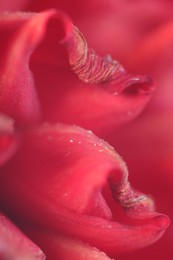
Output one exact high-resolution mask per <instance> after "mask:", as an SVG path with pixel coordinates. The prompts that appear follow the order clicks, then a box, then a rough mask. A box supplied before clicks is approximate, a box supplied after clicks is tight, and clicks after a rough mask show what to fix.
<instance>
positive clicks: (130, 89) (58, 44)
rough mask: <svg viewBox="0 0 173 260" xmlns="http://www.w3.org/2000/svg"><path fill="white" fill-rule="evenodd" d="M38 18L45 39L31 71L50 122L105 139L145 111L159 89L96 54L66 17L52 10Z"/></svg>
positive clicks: (149, 79) (145, 79)
mask: <svg viewBox="0 0 173 260" xmlns="http://www.w3.org/2000/svg"><path fill="white" fill-rule="evenodd" d="M39 17H40V18H39ZM41 17H42V18H41ZM48 17H49V18H48ZM35 19H36V20H37V26H39V28H40V30H42V31H44V35H42V36H40V38H39V40H40V43H41V44H40V45H39V46H38V48H37V49H36V51H35V52H34V54H33V56H32V59H31V69H32V71H33V73H34V76H35V80H36V85H37V88H38V93H39V97H40V99H41V103H42V108H43V114H44V118H45V119H46V120H47V121H51V122H57V121H60V122H63V123H70V124H77V125H80V126H82V127H84V128H86V129H91V130H93V131H94V132H95V133H97V134H99V135H102V136H103V135H105V134H106V132H107V134H108V133H109V132H110V131H114V129H115V128H117V127H119V126H121V125H122V124H123V123H125V122H128V121H130V120H132V119H133V118H134V117H136V116H137V115H138V114H139V113H140V112H141V110H142V109H143V108H144V107H145V105H146V103H147V102H148V100H149V99H150V96H151V94H152V92H153V89H154V88H155V86H154V84H153V82H152V80H151V78H150V77H148V76H140V75H129V74H128V73H127V72H126V71H125V69H124V68H123V67H122V66H121V65H120V64H119V63H118V62H117V61H114V60H112V59H111V58H110V56H108V57H107V58H102V57H99V56H98V55H96V54H95V52H94V51H92V50H91V49H90V48H88V47H87V44H86V41H85V40H84V38H83V36H82V35H81V33H80V32H79V30H78V29H76V27H74V25H73V24H72V22H71V21H70V19H69V18H68V17H67V16H65V15H64V14H62V13H60V12H56V11H47V12H44V13H40V14H36V15H35ZM43 36H45V37H43ZM67 51H68V55H69V57H68V56H67ZM85 56H87V57H86V59H85V58H84V59H83V58H82V60H81V57H85ZM68 59H69V63H70V65H71V66H69V65H68ZM79 61H80V62H79ZM72 70H73V71H74V72H75V73H76V74H77V75H78V76H79V77H80V79H82V81H84V82H82V81H81V80H79V79H78V78H77V77H76V76H75V74H74V73H73V72H72Z"/></svg>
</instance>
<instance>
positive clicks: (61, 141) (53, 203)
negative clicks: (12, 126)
mask: <svg viewBox="0 0 173 260" xmlns="http://www.w3.org/2000/svg"><path fill="white" fill-rule="evenodd" d="M127 174H128V173H127V168H126V165H125V163H124V162H123V161H122V159H121V158H120V157H119V155H118V154H117V153H116V152H115V151H114V150H113V148H112V147H110V146H109V145H108V144H107V143H105V142H104V141H102V140H99V139H98V138H97V137H96V136H95V135H93V134H92V133H90V132H87V131H85V130H83V129H81V128H79V127H75V126H71V127H68V126H65V125H60V124H58V125H57V126H51V125H45V126H43V127H40V128H38V129H35V130H33V131H31V132H28V134H27V136H26V138H25V141H24V143H23V145H22V147H21V150H20V151H19V152H18V154H17V155H16V156H15V157H14V158H12V160H11V162H10V163H8V165H5V166H4V167H3V168H2V173H1V184H0V195H1V196H0V197H1V205H2V208H3V210H5V211H6V212H7V213H8V214H10V215H11V214H12V215H13V216H15V219H18V221H19V223H22V225H24V226H25V225H26V227H27V225H28V224H27V223H35V224H37V226H38V227H39V226H40V228H46V229H48V230H49V231H50V230H52V232H54V233H58V234H59V233H63V234H68V236H70V237H74V238H77V239H79V240H82V241H83V242H86V243H89V244H90V245H91V246H94V247H97V248H98V249H99V250H101V251H104V252H106V253H109V254H110V255H111V254H114V255H115V252H118V251H124V250H129V249H135V248H140V247H144V246H146V245H148V244H151V243H153V242H155V241H156V240H157V239H158V238H160V237H161V235H162V234H163V232H164V230H165V228H166V227H167V226H168V223H169V220H168V218H167V217H166V216H164V215H162V214H158V213H156V212H155V209H154V205H153V201H152V200H151V199H150V198H149V197H147V196H146V195H144V194H141V193H139V192H137V191H135V190H134V189H132V187H131V186H130V183H129V182H128V179H127ZM9 179H10V181H9ZM107 188H108V190H109V193H110V194H112V195H111V196H112V197H113V198H114V199H112V203H111V205H109V201H110V197H109V195H106V191H105V190H106V189H107ZM115 201H116V202H117V203H118V204H119V205H120V206H121V207H122V208H123V209H124V211H125V212H124V213H123V219H122V223H121V220H120V222H119V221H116V216H117V215H118V211H117V210H116V205H117V203H116V202H115ZM7 205H8V207H7ZM40 216H42V217H41V218H40ZM23 219H25V222H23ZM37 243H38V244H39V243H40V242H39V240H38V241H37ZM43 249H44V248H43Z"/></svg>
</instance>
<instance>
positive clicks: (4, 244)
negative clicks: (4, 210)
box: [0, 214, 45, 260]
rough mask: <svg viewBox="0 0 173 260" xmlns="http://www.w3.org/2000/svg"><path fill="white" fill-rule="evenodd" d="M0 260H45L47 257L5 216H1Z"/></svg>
mask: <svg viewBox="0 0 173 260" xmlns="http://www.w3.org/2000/svg"><path fill="white" fill-rule="evenodd" d="M0 258H1V259H26V260H31V259H32V260H34V259H38V260H39V259H40V260H44V259H45V255H44V254H43V252H42V251H41V250H40V249H39V248H38V247H37V246H36V245H35V244H34V243H33V242H32V241H31V240H29V239H28V238H27V237H26V236H25V235H24V234H22V232H21V231H20V230H19V229H18V228H17V227H15V226H14V225H13V224H12V223H11V222H10V221H9V220H8V219H7V218H6V217H5V216H3V215H2V214H0Z"/></svg>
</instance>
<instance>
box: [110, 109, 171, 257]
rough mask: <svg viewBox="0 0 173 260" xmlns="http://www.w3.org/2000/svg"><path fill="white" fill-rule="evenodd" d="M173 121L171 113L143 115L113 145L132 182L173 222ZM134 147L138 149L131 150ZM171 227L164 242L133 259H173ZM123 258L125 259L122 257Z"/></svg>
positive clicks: (118, 134)
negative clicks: (148, 257) (148, 256)
mask: <svg viewBox="0 0 173 260" xmlns="http://www.w3.org/2000/svg"><path fill="white" fill-rule="evenodd" d="M172 133H173V118H172V113H168V112H167V113H166V114H164V113H163V114H159V113H158V114H154V115H153V114H150V117H149V115H148V114H147V115H143V116H142V117H141V118H139V119H138V120H137V121H136V122H133V123H132V124H130V125H129V127H128V129H124V130H122V131H121V132H119V133H117V135H116V138H115V136H114V137H113V138H114V142H115V143H116V147H117V149H118V150H119V151H120V153H121V154H122V156H123V158H124V159H125V160H126V162H127V163H128V166H129V170H130V171H131V172H132V173H133V174H132V175H131V180H132V182H133V183H134V184H135V186H136V187H138V189H140V190H142V191H143V192H145V193H149V194H151V193H152V195H153V196H154V198H155V199H156V204H157V208H158V210H159V211H163V212H165V213H166V214H167V215H169V216H170V218H171V220H172V219H173V208H172V197H173V190H172V186H173V163H172V162H173V135H172ZM132 147H135V149H132ZM171 222H172V221H171ZM172 228H173V225H172V224H171V226H170V228H169V229H168V231H167V232H166V234H165V236H164V237H163V239H161V240H160V241H159V242H157V243H156V244H155V245H153V246H152V247H149V248H146V249H144V250H142V251H140V252H136V253H135V252H134V253H133V254H131V255H130V256H129V255H128V257H130V259H133V260H137V259H139V258H140V259H142V260H144V259H146V255H150V257H151V258H153V257H157V259H159V260H161V259H163V258H164V257H166V259H168V260H171V259H172V257H173V250H172ZM122 259H124V258H122Z"/></svg>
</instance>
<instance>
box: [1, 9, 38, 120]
mask: <svg viewBox="0 0 173 260" xmlns="http://www.w3.org/2000/svg"><path fill="white" fill-rule="evenodd" d="M30 17H31V14H27V13H25V14H22V13H15V14H14V13H11V14H8V13H4V14H1V15H0V37H1V42H0V48H1V50H3V52H1V67H0V91H1V96H0V111H1V113H5V114H7V115H10V116H12V117H13V118H14V119H15V120H16V121H17V123H20V124H21V123H25V124H26V123H31V122H35V121H38V120H39V117H40V108H39V101H38V98H37V94H36V90H35V87H34V81H33V76H32V73H31V71H30V69H29V57H30V55H31V53H32V50H33V48H34V45H35V44H36V43H37V42H38V39H39V37H40V34H41V33H42V32H41V28H40V29H39V28H37V30H36V23H35V20H34V19H30Z"/></svg>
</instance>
